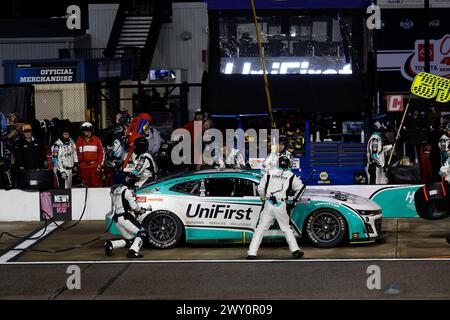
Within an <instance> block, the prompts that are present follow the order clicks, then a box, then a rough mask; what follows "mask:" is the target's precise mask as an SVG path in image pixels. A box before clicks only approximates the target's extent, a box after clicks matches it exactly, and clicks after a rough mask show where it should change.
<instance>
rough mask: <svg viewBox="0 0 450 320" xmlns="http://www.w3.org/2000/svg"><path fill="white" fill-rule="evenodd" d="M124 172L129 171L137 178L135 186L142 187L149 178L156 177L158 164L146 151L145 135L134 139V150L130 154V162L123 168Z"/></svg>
mask: <svg viewBox="0 0 450 320" xmlns="http://www.w3.org/2000/svg"><path fill="white" fill-rule="evenodd" d="M124 171H125V172H131V173H132V174H134V175H135V176H137V177H138V178H139V181H137V182H136V187H137V188H140V187H142V186H143V185H144V184H145V183H146V182H147V181H148V180H149V179H153V180H155V179H156V175H157V173H158V166H157V165H156V162H155V160H154V159H153V157H152V155H151V154H150V153H149V152H148V141H147V139H146V138H145V137H139V138H136V139H135V140H134V152H133V154H132V156H131V161H130V164H129V165H128V166H127V168H125V170H124Z"/></svg>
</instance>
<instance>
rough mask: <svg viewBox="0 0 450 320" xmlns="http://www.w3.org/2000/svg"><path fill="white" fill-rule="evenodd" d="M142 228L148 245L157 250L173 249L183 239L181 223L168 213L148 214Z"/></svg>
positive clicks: (172, 214) (162, 211)
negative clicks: (146, 234) (145, 232)
mask: <svg viewBox="0 0 450 320" xmlns="http://www.w3.org/2000/svg"><path fill="white" fill-rule="evenodd" d="M143 226H144V228H145V230H146V231H147V233H148V242H149V244H150V245H151V246H152V247H154V248H157V249H170V248H173V247H175V246H176V245H177V244H179V243H180V242H181V240H182V239H183V234H184V228H183V223H182V222H181V221H180V219H179V218H178V217H177V216H176V215H175V214H174V213H172V212H170V211H165V210H161V211H155V212H152V213H150V215H149V216H148V217H147V218H145V220H144V223H143Z"/></svg>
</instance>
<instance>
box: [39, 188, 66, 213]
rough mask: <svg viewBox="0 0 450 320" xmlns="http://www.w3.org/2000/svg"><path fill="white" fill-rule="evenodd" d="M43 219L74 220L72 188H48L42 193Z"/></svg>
mask: <svg viewBox="0 0 450 320" xmlns="http://www.w3.org/2000/svg"><path fill="white" fill-rule="evenodd" d="M40 208H41V220H45V219H47V220H50V217H51V218H52V219H53V220H55V221H70V220H72V192H71V190H48V191H42V192H41V193H40Z"/></svg>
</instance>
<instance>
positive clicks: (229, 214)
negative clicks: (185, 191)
mask: <svg viewBox="0 0 450 320" xmlns="http://www.w3.org/2000/svg"><path fill="white" fill-rule="evenodd" d="M252 212H253V209H252V208H247V210H243V209H232V208H231V206H230V205H225V204H213V205H212V206H211V207H209V208H204V207H202V205H201V204H198V205H197V207H196V208H195V209H193V208H192V204H189V205H188V208H187V211H186V217H188V218H206V219H217V218H218V216H219V214H220V215H222V214H223V218H224V219H233V218H234V219H236V220H243V219H245V220H251V218H250V215H251V214H252Z"/></svg>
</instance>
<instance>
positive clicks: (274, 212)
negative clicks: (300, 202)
mask: <svg viewBox="0 0 450 320" xmlns="http://www.w3.org/2000/svg"><path fill="white" fill-rule="evenodd" d="M290 163H291V161H290V159H289V158H288V157H286V156H281V157H280V158H279V164H278V168H276V169H272V170H269V171H268V172H266V173H265V174H264V176H263V178H262V179H261V181H260V183H259V186H258V193H259V195H260V197H261V200H262V201H263V207H262V210H261V214H260V217H259V222H258V226H257V228H256V230H255V233H254V234H253V238H252V241H251V243H250V247H249V250H248V256H247V259H249V260H253V259H256V256H257V253H258V249H259V246H260V245H261V241H262V239H263V236H264V232H265V231H266V230H269V228H270V226H271V225H272V224H273V223H274V222H275V220H276V221H277V222H278V225H279V226H280V229H281V230H282V231H283V232H284V235H285V237H286V241H287V243H288V245H289V250H290V251H291V252H292V256H293V257H294V258H296V259H299V258H301V257H302V256H303V252H302V251H301V250H300V247H299V246H298V244H297V240H296V239H295V235H294V231H293V230H292V228H291V226H290V217H289V215H288V212H287V207H286V201H287V198H288V195H289V193H290V192H291V191H295V193H296V194H295V196H294V199H295V198H296V197H297V195H298V193H299V192H300V191H301V189H302V187H303V184H302V181H301V180H300V179H299V178H298V177H297V176H296V175H295V174H294V173H292V172H291V171H290V170H289V165H290Z"/></svg>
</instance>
